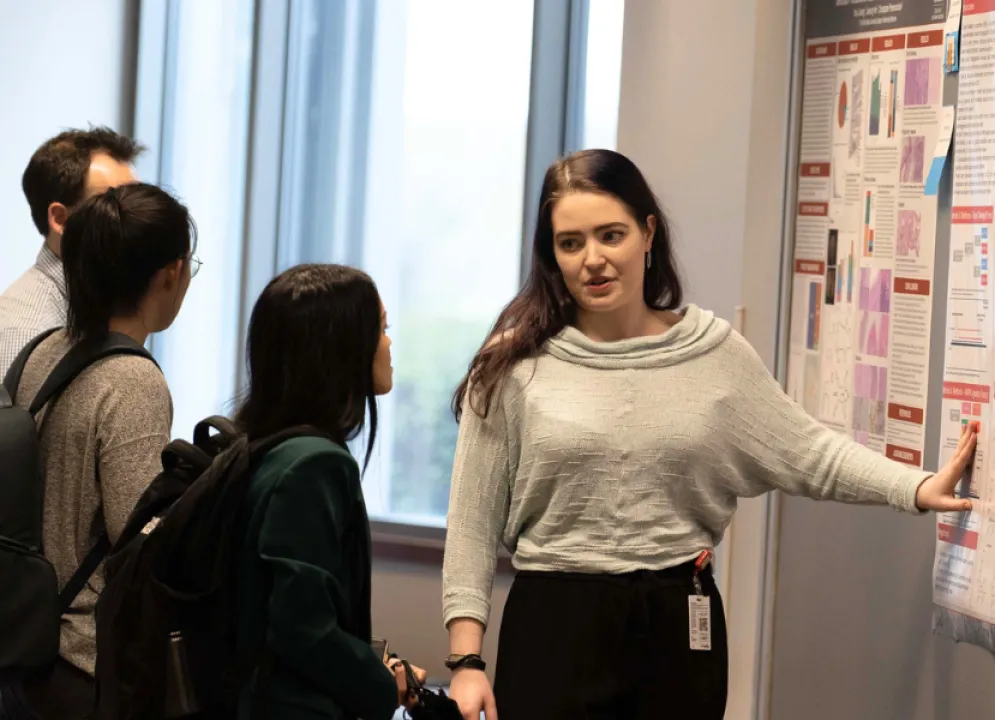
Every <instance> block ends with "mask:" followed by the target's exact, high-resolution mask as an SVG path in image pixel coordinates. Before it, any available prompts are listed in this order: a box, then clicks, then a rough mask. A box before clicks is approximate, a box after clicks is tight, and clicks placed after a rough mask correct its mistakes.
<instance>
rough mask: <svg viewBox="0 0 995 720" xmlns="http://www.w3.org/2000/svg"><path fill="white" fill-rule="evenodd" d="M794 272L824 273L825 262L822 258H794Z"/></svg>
mask: <svg viewBox="0 0 995 720" xmlns="http://www.w3.org/2000/svg"><path fill="white" fill-rule="evenodd" d="M795 272H796V273H800V274H802V275H825V274H826V263H824V262H823V261H822V260H795Z"/></svg>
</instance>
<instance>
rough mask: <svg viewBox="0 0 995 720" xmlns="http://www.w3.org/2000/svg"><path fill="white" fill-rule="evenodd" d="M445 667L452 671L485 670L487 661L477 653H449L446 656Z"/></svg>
mask: <svg viewBox="0 0 995 720" xmlns="http://www.w3.org/2000/svg"><path fill="white" fill-rule="evenodd" d="M446 667H447V668H449V669H450V670H452V671H456V670H462V669H464V668H466V669H467V670H480V671H483V670H486V669H487V663H485V662H484V660H483V658H481V657H480V656H479V655H477V654H472V655H450V656H449V657H448V658H446Z"/></svg>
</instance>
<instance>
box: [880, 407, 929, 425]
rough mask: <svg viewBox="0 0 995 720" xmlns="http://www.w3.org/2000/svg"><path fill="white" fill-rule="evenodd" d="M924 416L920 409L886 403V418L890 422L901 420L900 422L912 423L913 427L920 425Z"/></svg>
mask: <svg viewBox="0 0 995 720" xmlns="http://www.w3.org/2000/svg"><path fill="white" fill-rule="evenodd" d="M925 415H926V414H925V413H924V412H923V410H922V408H917V407H909V406H908V405H899V404H898V403H888V417H890V418H891V419H892V420H901V421H902V422H907V423H913V424H914V425H922V421H923V418H924V417H925Z"/></svg>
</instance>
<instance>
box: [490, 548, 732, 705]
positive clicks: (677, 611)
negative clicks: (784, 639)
mask: <svg viewBox="0 0 995 720" xmlns="http://www.w3.org/2000/svg"><path fill="white" fill-rule="evenodd" d="M693 572H694V567H693V564H690V563H689V564H687V565H682V566H680V567H677V568H670V569H668V570H663V571H659V572H649V571H641V572H636V573H630V574H627V575H581V574H568V573H532V572H521V573H519V574H518V575H517V576H516V578H515V581H514V584H513V585H512V588H511V593H510V595H509V596H508V602H507V604H506V605H505V610H504V619H503V621H502V623H501V636H500V641H499V644H498V662H497V673H496V679H495V684H494V692H495V696H496V699H497V707H498V714H499V715H500V716H501V718H502V720H642V719H643V718H645V719H646V720H649V719H650V718H652V720H668V719H669V718H674V719H675V720H677V719H678V718H679V719H681V720H684V718H694V719H695V720H722V716H723V715H724V713H725V706H726V694H727V684H728V648H727V645H726V626H725V618H724V615H723V609H722V600H721V598H720V597H719V594H718V591H717V589H716V587H715V582H714V580H713V578H712V575H711V572H710V571H708V570H706V571H705V572H704V573H702V574H701V576H700V579H701V584H702V589H703V592H704V594H705V595H707V596H708V597H709V602H710V606H711V615H712V638H711V639H712V649H711V650H709V651H703V650H691V643H690V632H689V626H688V597H689V596H690V595H692V594H694V592H695V591H694V585H693V581H692V578H693Z"/></svg>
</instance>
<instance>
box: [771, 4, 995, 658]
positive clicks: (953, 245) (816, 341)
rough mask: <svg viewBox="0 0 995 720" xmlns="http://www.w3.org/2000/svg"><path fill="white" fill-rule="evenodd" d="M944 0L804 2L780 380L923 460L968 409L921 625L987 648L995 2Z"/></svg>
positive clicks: (941, 450)
mask: <svg viewBox="0 0 995 720" xmlns="http://www.w3.org/2000/svg"><path fill="white" fill-rule="evenodd" d="M955 4H956V6H957V11H958V12H963V28H961V27H960V24H959V23H957V25H958V27H957V31H958V32H956V33H955V34H952V28H951V27H949V26H948V24H947V23H946V21H947V19H948V17H947V7H946V6H947V3H946V2H945V0H906V1H905V2H901V3H881V2H871V1H869V0H835V2H809V3H808V4H807V10H806V37H805V60H804V73H803V78H802V110H801V116H802V120H801V133H800V135H801V138H800V149H799V157H800V162H799V167H798V170H797V171H798V176H797V183H798V184H797V189H798V192H797V203H798V204H797V208H795V233H794V238H793V240H794V245H793V248H794V256H793V265H792V270H793V274H792V278H791V280H792V303H791V308H790V334H789V348H788V372H787V383H786V385H787V390H788V392H789V394H790V395H791V396H792V397H793V398H794V399H796V400H797V401H798V402H800V403H801V404H802V405H803V406H804V407H805V409H806V410H807V411H808V412H809V413H810V414H812V415H813V416H815V417H816V418H818V419H819V420H820V421H822V422H823V423H824V424H826V425H827V426H829V427H832V428H833V429H835V430H837V431H839V432H841V433H843V434H846V435H848V436H849V437H851V438H852V439H854V440H855V441H857V442H860V443H862V444H864V445H866V446H867V447H869V448H871V449H873V450H875V451H877V452H880V453H882V454H884V455H886V456H887V457H889V458H891V459H892V460H894V461H896V462H901V463H904V464H907V465H909V466H913V467H920V468H925V469H927V470H930V469H935V468H936V467H937V465H938V462H943V461H945V460H946V459H947V458H948V457H949V453H950V452H952V448H953V447H955V446H956V440H955V438H956V435H957V433H959V429H960V426H961V424H962V423H963V422H964V421H966V420H968V419H976V420H981V422H982V436H981V438H980V439H981V442H980V443H979V448H980V449H979V453H978V461H977V463H976V467H975V469H974V472H973V475H972V478H971V483H970V490H968V484H967V483H966V482H965V484H964V486H963V492H965V493H966V492H971V493H972V494H973V495H974V496H975V504H976V506H977V509H978V512H976V513H972V514H971V515H970V516H967V515H941V516H939V517H938V518H937V524H936V532H937V553H936V562H935V566H934V593H933V596H934V604H935V605H934V607H935V611H934V618H933V620H934V629H935V630H936V631H937V632H939V633H941V634H945V635H949V636H951V637H954V638H955V639H957V640H967V641H970V642H973V643H975V644H978V645H981V646H983V647H986V648H988V649H989V650H993V651H995V632H993V628H995V549H993V546H995V517H993V514H995V509H993V508H992V505H993V502H992V501H993V500H995V477H992V476H993V474H995V464H992V466H991V467H989V466H986V465H985V458H986V457H987V456H988V448H989V445H990V439H991V434H990V433H991V428H990V423H989V422H988V420H989V414H988V413H989V406H990V404H991V402H992V401H991V395H992V383H993V382H995V377H992V375H993V372H995V353H993V351H992V350H991V348H993V347H995V315H993V314H991V313H990V312H989V309H990V308H991V300H992V297H991V286H990V285H988V284H987V279H988V273H987V263H988V258H987V244H984V245H982V242H983V241H984V240H985V238H984V235H985V233H987V234H988V235H989V236H990V235H991V233H992V230H993V227H992V224H991V220H992V218H991V210H992V206H993V205H995V202H993V200H995V198H993V195H995V189H993V185H995V167H993V166H992V163H995V81H993V80H992V78H995V53H993V52H992V48H993V47H995V0H964V2H963V3H960V2H959V1H958V0H955ZM989 8H991V9H990V10H989ZM952 36H953V37H954V38H955V40H956V44H952V43H951V37H952ZM951 53H953V55H952V56H951ZM955 69H959V71H960V74H959V76H958V74H956V73H955V74H953V75H948V74H946V71H952V70H955ZM965 78H966V84H965V85H962V86H961V87H962V89H961V90H960V92H961V93H963V94H964V98H965V99H966V101H967V105H966V106H965V107H964V108H958V109H957V111H956V124H957V127H958V128H959V127H960V124H961V123H966V124H967V125H968V126H969V128H970V129H969V128H962V129H960V130H957V131H956V132H955V133H954V161H953V162H954V167H953V169H952V170H951V167H950V162H949V161H946V163H944V161H945V160H946V156H947V155H946V151H945V147H946V146H944V143H943V140H944V137H943V136H944V134H946V140H947V142H948V143H949V139H950V132H951V130H952V128H951V126H952V125H954V123H953V118H954V110H953V108H952V107H951V106H953V105H955V104H956V103H957V102H958V85H959V84H960V83H964V82H965ZM990 86H991V87H990ZM985 103H987V108H988V109H987V110H985V109H983V106H985ZM944 106H947V110H946V111H944ZM965 129H968V132H964V130H965ZM944 164H945V165H946V170H945V172H944ZM941 178H944V181H943V182H941ZM951 178H953V179H951ZM958 188H959V189H958ZM951 195H953V197H952V198H951ZM951 200H952V203H953V207H952V208H951ZM968 246H970V247H971V252H972V253H973V254H971V255H969V253H968V251H967V248H968ZM982 249H984V251H985V252H984V253H983V252H982ZM967 255H969V257H968V258H967V261H965V256H967ZM975 272H977V275H975ZM965 273H967V275H965ZM982 301H984V302H982ZM965 304H967V305H970V306H971V307H970V308H968V309H967V310H964V307H962V306H965ZM969 317H970V318H971V319H972V322H973V325H971V326H970V327H968V324H967V322H966V320H967V318H969ZM968 335H970V336H971V337H968ZM972 356H973V360H970V361H966V360H965V357H967V358H972ZM972 363H973V364H972ZM965 367H966V369H967V370H968V372H966V373H965V372H964V370H965ZM968 396H969V397H968Z"/></svg>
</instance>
